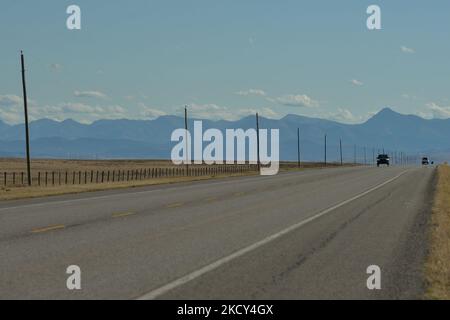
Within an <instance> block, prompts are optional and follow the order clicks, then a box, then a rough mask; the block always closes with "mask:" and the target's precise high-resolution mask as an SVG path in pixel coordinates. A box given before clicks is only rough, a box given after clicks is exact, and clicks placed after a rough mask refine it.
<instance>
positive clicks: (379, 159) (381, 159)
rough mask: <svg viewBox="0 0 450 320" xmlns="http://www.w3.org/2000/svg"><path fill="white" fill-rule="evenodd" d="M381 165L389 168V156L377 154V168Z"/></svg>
mask: <svg viewBox="0 0 450 320" xmlns="http://www.w3.org/2000/svg"><path fill="white" fill-rule="evenodd" d="M381 164H385V165H387V166H388V167H389V156H388V155H387V154H379V155H378V157H377V167H379V166H380V165H381Z"/></svg>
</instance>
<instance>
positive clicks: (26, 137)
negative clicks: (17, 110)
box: [20, 51, 31, 186]
mask: <svg viewBox="0 0 450 320" xmlns="http://www.w3.org/2000/svg"><path fill="white" fill-rule="evenodd" d="M24 60H25V59H24V57H23V52H22V51H20V62H21V65H22V88H23V107H24V113H25V139H26V152H27V178H28V185H29V186H31V163H30V162H31V161H30V131H29V127H28V101H27V87H26V84H25V61H24Z"/></svg>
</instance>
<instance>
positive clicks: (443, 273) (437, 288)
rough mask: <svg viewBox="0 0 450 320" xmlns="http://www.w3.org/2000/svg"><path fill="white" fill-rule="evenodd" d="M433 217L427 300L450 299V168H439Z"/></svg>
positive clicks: (428, 260) (426, 268)
mask: <svg viewBox="0 0 450 320" xmlns="http://www.w3.org/2000/svg"><path fill="white" fill-rule="evenodd" d="M437 170H438V180H437V188H436V193H435V196H434V203H433V209H432V217H431V230H430V252H429V256H428V258H427V262H426V265H425V274H426V280H427V284H428V285H427V290H426V293H425V297H426V298H427V299H445V300H450V167H449V166H448V165H441V166H439V167H438V169H437Z"/></svg>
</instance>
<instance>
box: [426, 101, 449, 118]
mask: <svg viewBox="0 0 450 320" xmlns="http://www.w3.org/2000/svg"><path fill="white" fill-rule="evenodd" d="M426 107H427V111H425V112H424V113H420V115H421V116H423V117H425V118H437V119H448V118H450V107H443V106H440V105H438V104H436V103H434V102H430V103H427V105H426Z"/></svg>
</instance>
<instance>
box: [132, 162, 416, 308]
mask: <svg viewBox="0 0 450 320" xmlns="http://www.w3.org/2000/svg"><path fill="white" fill-rule="evenodd" d="M408 171H409V170H405V171H403V172H401V173H400V174H398V175H397V176H395V177H393V178H391V179H389V180H387V181H385V182H383V183H381V184H379V185H377V186H375V187H373V188H371V189H369V190H367V191H364V192H362V193H360V194H358V195H356V196H354V197H352V198H350V199H347V200H345V201H343V202H340V203H338V204H336V205H334V206H332V207H330V208H328V209H325V210H323V211H321V212H319V213H317V214H315V215H314V216H312V217H309V218H307V219H305V220H303V221H301V222H299V223H296V224H294V225H292V226H290V227H288V228H286V229H283V230H281V231H279V232H277V233H275V234H273V235H270V236H268V237H267V238H264V239H262V240H260V241H258V242H255V243H253V244H251V245H249V246H248V247H245V248H243V249H240V250H238V251H236V252H234V253H232V254H230V255H228V256H225V257H223V258H220V259H219V260H217V261H215V262H213V263H211V264H208V265H206V266H204V267H202V268H200V269H198V270H196V271H194V272H192V273H189V274H187V275H185V276H183V277H181V278H178V279H176V280H174V281H172V282H169V283H167V284H166V285H164V286H162V287H159V288H157V289H155V290H152V291H150V292H148V293H146V294H144V295H142V296H140V297H139V298H137V300H153V299H156V298H158V297H159V296H161V295H163V294H165V293H167V292H169V291H171V290H173V289H175V288H177V287H179V286H181V285H183V284H186V283H188V282H190V281H192V280H194V279H196V278H198V277H200V276H202V275H204V274H206V273H208V272H210V271H212V270H214V269H217V268H219V267H220V266H222V265H223V264H226V263H228V262H230V261H232V260H234V259H236V258H239V257H241V256H243V255H245V254H246V253H249V252H251V251H253V250H255V249H258V248H259V247H262V246H264V245H266V244H268V243H269V242H271V241H274V240H276V239H278V238H280V237H282V236H284V235H286V234H288V233H289V232H291V231H294V230H296V229H298V228H300V227H302V226H304V225H305V224H307V223H309V222H311V221H313V220H316V219H318V218H320V217H321V216H323V215H326V214H327V213H330V212H331V211H333V210H336V209H338V208H340V207H342V206H345V205H346V204H348V203H350V202H352V201H355V200H357V199H359V198H361V197H364V196H365V195H367V194H369V193H371V192H373V191H375V190H378V189H380V188H382V187H384V186H385V185H387V184H389V183H391V182H392V181H394V180H396V179H398V178H399V177H400V176H402V175H403V174H405V173H406V172H408Z"/></svg>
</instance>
